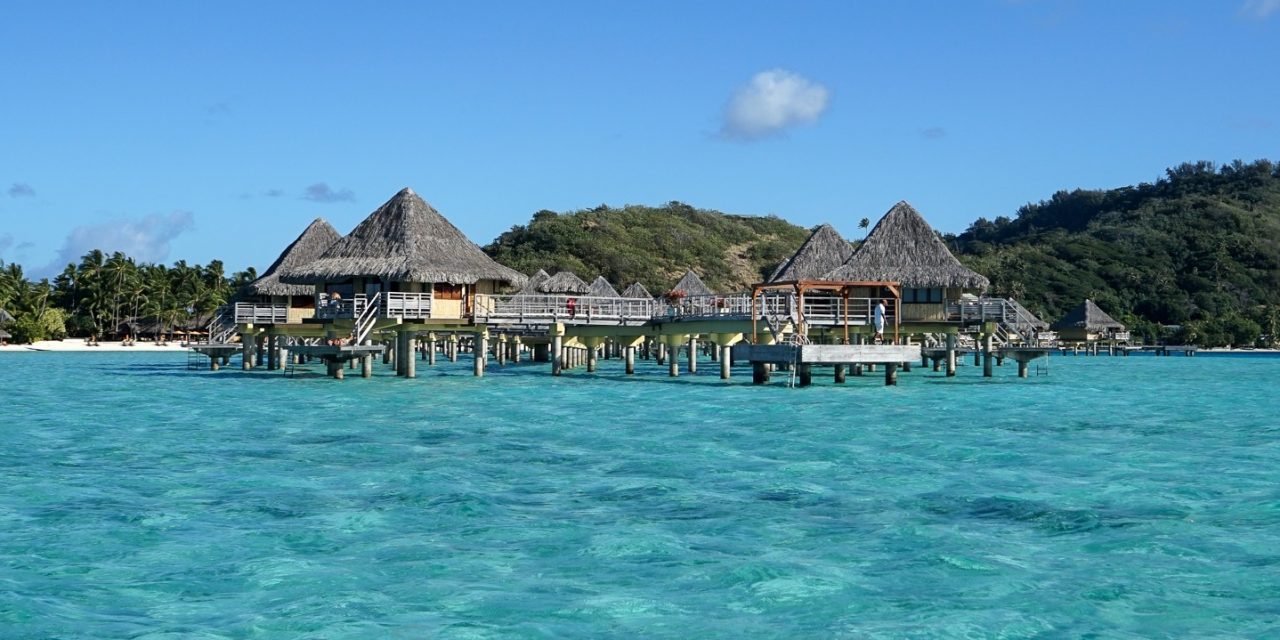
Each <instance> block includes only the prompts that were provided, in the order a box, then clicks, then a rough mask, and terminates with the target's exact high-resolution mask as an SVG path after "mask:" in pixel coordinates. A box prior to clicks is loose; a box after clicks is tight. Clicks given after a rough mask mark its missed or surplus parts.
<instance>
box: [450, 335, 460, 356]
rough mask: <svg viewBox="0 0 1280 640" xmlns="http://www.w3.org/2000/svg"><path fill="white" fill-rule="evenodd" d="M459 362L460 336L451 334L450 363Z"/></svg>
mask: <svg viewBox="0 0 1280 640" xmlns="http://www.w3.org/2000/svg"><path fill="white" fill-rule="evenodd" d="M457 361H458V334H456V333H451V334H449V362H457Z"/></svg>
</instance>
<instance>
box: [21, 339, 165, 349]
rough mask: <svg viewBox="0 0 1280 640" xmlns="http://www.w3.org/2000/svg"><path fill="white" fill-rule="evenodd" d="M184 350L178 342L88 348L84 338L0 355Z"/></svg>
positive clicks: (41, 343)
mask: <svg viewBox="0 0 1280 640" xmlns="http://www.w3.org/2000/svg"><path fill="white" fill-rule="evenodd" d="M186 350H187V347H186V345H185V343H183V342H178V341H174V342H168V343H158V342H135V343H133V344H132V345H130V346H125V345H124V344H123V343H120V342H107V341H100V342H98V345H97V346H89V345H88V344H85V339H84V338H68V339H66V340H40V341H38V342H35V343H32V344H10V345H5V346H2V347H0V353H94V352H112V353H130V352H142V353H157V352H173V351H186Z"/></svg>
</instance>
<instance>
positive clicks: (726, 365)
mask: <svg viewBox="0 0 1280 640" xmlns="http://www.w3.org/2000/svg"><path fill="white" fill-rule="evenodd" d="M732 349H733V347H730V346H728V345H725V346H723V347H720V346H717V347H716V349H714V350H713V351H712V352H711V353H716V352H719V354H720V356H719V358H717V359H718V360H719V361H720V379H721V380H728V379H729V376H730V375H731V374H732V370H731V369H730V367H731V366H732V365H733V362H732V361H731V356H730V355H729V354H730V353H731V350H732Z"/></svg>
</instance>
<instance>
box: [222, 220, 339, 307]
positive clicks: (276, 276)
mask: <svg viewBox="0 0 1280 640" xmlns="http://www.w3.org/2000/svg"><path fill="white" fill-rule="evenodd" d="M341 238H342V235H341V234H339V233H338V231H337V230H336V229H334V228H333V225H330V224H329V223H328V222H325V220H324V218H316V219H315V220H313V221H312V222H311V224H309V225H307V228H306V229H305V230H304V231H303V232H302V235H300V236H298V239H297V240H294V241H293V244H290V245H289V246H287V247H285V249H284V252H283V253H281V254H280V257H279V258H276V261H275V262H273V263H271V266H270V267H267V270H266V271H264V272H262V277H260V278H258V279H257V280H254V281H253V282H250V283H249V284H248V285H247V286H246V287H245V288H244V290H245V293H246V294H248V295H251V296H309V295H313V294H315V291H316V290H315V287H313V286H311V285H305V284H285V283H283V282H280V272H281V271H284V270H287V269H289V268H290V267H298V266H302V265H305V264H306V263H308V262H310V261H312V260H315V259H316V258H319V257H320V255H321V254H323V253H324V252H325V250H326V249H328V248H329V247H332V246H333V243H335V242H337V241H338V240H339V239H341Z"/></svg>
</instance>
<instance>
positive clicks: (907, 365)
mask: <svg viewBox="0 0 1280 640" xmlns="http://www.w3.org/2000/svg"><path fill="white" fill-rule="evenodd" d="M902 372H903V373H911V361H910V360H907V361H906V362H903V363H902Z"/></svg>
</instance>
